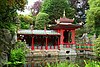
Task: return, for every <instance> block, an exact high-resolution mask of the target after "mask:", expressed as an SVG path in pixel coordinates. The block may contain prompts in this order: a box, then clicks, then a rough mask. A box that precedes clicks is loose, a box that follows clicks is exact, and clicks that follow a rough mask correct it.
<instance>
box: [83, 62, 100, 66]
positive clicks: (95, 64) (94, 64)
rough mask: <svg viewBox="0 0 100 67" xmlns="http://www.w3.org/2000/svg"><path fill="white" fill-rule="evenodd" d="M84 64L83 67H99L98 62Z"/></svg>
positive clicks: (99, 63)
mask: <svg viewBox="0 0 100 67" xmlns="http://www.w3.org/2000/svg"><path fill="white" fill-rule="evenodd" d="M84 62H85V67H100V62H98V61H88V62H86V61H84Z"/></svg>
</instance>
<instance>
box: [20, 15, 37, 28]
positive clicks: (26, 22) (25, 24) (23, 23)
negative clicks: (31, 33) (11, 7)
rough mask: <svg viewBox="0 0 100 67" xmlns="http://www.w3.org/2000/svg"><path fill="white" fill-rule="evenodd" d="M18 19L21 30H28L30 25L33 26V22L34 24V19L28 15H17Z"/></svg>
mask: <svg viewBox="0 0 100 67" xmlns="http://www.w3.org/2000/svg"><path fill="white" fill-rule="evenodd" d="M18 18H19V20H20V28H21V29H29V28H30V24H34V22H35V19H34V18H33V17H31V16H28V15H25V16H24V15H19V16H18Z"/></svg>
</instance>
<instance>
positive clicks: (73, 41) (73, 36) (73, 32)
mask: <svg viewBox="0 0 100 67" xmlns="http://www.w3.org/2000/svg"><path fill="white" fill-rule="evenodd" d="M71 32H72V36H71V39H72V44H75V30H71Z"/></svg>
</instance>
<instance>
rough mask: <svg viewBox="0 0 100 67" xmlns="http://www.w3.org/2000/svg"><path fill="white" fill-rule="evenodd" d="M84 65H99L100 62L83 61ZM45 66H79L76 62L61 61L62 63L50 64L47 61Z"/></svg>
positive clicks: (93, 66) (88, 66) (86, 66)
mask: <svg viewBox="0 0 100 67" xmlns="http://www.w3.org/2000/svg"><path fill="white" fill-rule="evenodd" d="M84 62H85V67H100V62H99V61H91V60H90V61H85V60H84ZM47 67H81V66H79V65H77V64H74V63H72V62H71V63H70V62H67V61H66V62H62V63H56V64H52V65H50V64H49V63H47Z"/></svg>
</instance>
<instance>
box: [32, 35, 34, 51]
mask: <svg viewBox="0 0 100 67" xmlns="http://www.w3.org/2000/svg"><path fill="white" fill-rule="evenodd" d="M31 50H34V36H32V46H31Z"/></svg>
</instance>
